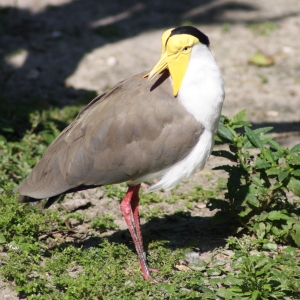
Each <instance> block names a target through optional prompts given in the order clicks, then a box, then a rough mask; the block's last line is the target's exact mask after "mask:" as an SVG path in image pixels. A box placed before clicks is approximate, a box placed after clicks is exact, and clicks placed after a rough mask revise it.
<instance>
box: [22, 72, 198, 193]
mask: <svg viewBox="0 0 300 300" xmlns="http://www.w3.org/2000/svg"><path fill="white" fill-rule="evenodd" d="M164 77H166V76H164ZM165 79H166V78H163V76H162V77H161V78H160V79H159V81H158V82H156V83H155V84H154V85H153V82H149V81H148V80H146V79H143V78H142V74H138V75H136V76H134V77H132V78H130V79H128V80H125V81H123V82H121V83H119V84H118V85H116V86H115V87H114V88H112V89H111V90H109V91H108V92H106V93H105V94H103V95H101V96H98V97H97V98H95V99H94V100H93V101H92V102H91V103H90V104H88V105H87V106H86V107H85V108H84V109H83V110H82V111H81V113H80V114H79V115H78V116H77V118H76V119H75V121H74V122H73V123H72V124H70V125H69V126H68V127H67V128H66V129H65V130H64V131H63V132H62V133H61V134H60V136H59V137H58V138H57V139H56V140H55V141H54V142H53V143H52V144H51V145H50V146H49V148H48V149H47V150H46V152H45V154H44V156H43V157H42V158H41V160H40V161H39V162H38V164H37V165H36V166H35V167H34V169H33V170H32V171H31V173H30V174H29V176H28V178H27V179H26V180H25V181H24V182H23V183H22V184H21V185H20V186H19V188H18V192H20V194H22V195H26V196H30V197H33V198H38V199H42V198H47V197H51V196H55V195H58V194H61V193H64V192H67V191H69V190H72V189H73V190H74V189H76V188H77V187H80V188H81V187H82V188H83V189H84V187H86V186H88V187H90V186H100V185H106V184H113V183H119V182H124V181H128V180H135V179H137V178H139V177H140V176H143V175H146V174H149V173H154V172H157V171H159V170H162V169H164V168H166V167H168V166H171V165H172V164H174V163H176V162H178V161H180V160H181V159H182V158H184V157H185V156H186V155H187V154H188V153H189V152H190V150H191V149H192V148H193V147H194V145H195V144H196V143H197V141H198V140H199V137H200V135H201V131H202V126H201V125H200V124H199V123H198V122H197V121H196V120H195V119H194V117H193V116H192V115H191V114H189V113H187V112H186V110H185V109H184V107H183V106H182V105H181V104H179V102H178V100H177V99H176V98H174V97H173V95H172V89H171V84H170V82H169V79H166V80H165ZM80 188H79V189H80Z"/></svg>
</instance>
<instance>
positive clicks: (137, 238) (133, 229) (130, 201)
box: [120, 184, 153, 279]
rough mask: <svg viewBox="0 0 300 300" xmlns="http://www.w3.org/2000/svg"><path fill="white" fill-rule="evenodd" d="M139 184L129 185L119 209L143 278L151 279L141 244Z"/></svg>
mask: <svg viewBox="0 0 300 300" xmlns="http://www.w3.org/2000/svg"><path fill="white" fill-rule="evenodd" d="M139 189H140V184H138V185H135V186H129V188H128V191H127V193H126V195H125V197H124V199H123V201H122V202H121V204H120V209H121V211H122V213H123V216H124V219H125V221H126V224H127V226H128V229H129V231H130V234H131V237H132V240H133V242H134V245H135V249H136V252H137V254H138V258H139V264H140V267H141V269H142V273H143V276H144V278H145V279H149V278H151V279H153V278H152V276H151V274H150V269H149V266H148V264H147V261H146V255H145V251H144V246H143V240H142V234H141V228H140V219H139V212H138V203H139V196H138V193H139Z"/></svg>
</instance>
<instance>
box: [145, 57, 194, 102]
mask: <svg viewBox="0 0 300 300" xmlns="http://www.w3.org/2000/svg"><path fill="white" fill-rule="evenodd" d="M189 58H190V55H189V54H186V53H176V54H173V55H172V54H171V55H170V54H168V53H167V52H165V53H163V54H162V55H161V58H160V60H159V61H158V63H157V64H156V65H155V66H154V68H153V69H152V70H151V71H150V73H148V74H146V75H144V76H143V78H146V77H148V80H151V79H153V78H155V77H157V76H158V75H159V74H161V73H162V72H163V71H164V70H166V69H169V71H170V74H171V78H172V81H173V94H174V97H176V96H177V94H178V91H179V89H180V86H181V83H182V80H183V77H184V74H185V72H186V70H187V67H188V64H189Z"/></svg>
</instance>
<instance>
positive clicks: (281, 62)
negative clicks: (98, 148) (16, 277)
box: [0, 0, 300, 299]
mask: <svg viewBox="0 0 300 300" xmlns="http://www.w3.org/2000/svg"><path fill="white" fill-rule="evenodd" d="M181 24H191V25H193V26H196V27H198V28H199V29H200V30H202V31H203V32H204V33H206V34H207V35H208V36H209V38H210V42H211V50H212V51H213V53H214V56H215V58H216V61H217V62H218V65H219V66H220V68H221V70H222V72H223V75H224V79H225V83H226V100H225V104H224V108H223V114H224V115H226V116H229V117H230V116H233V115H234V114H235V113H237V112H238V111H240V110H242V109H244V108H247V110H248V120H249V121H250V122H251V123H253V125H254V126H255V127H262V126H273V127H274V130H273V134H274V136H276V137H277V141H278V142H279V143H281V144H283V145H284V146H286V147H290V146H292V145H294V144H296V143H299V142H300V138H299V137H300V133H299V132H300V105H299V104H300V59H299V53H300V42H299V31H300V2H299V0H289V1H286V0H276V1H274V0H266V1H260V0H251V1H250V0H240V1H237V0H231V1H229V0H227V1H226V0H215V1H213V0H207V1H202V2H199V1H196V0H187V1H174V0H172V1H171V0H165V1H161V0H153V1H146V0H141V1H139V2H137V1H134V0H123V1H97V0H84V1H83V0H77V1H71V0H19V1H18V0H17V1H15V0H0V88H1V93H2V94H3V95H6V96H8V97H10V98H11V99H12V100H13V101H28V100H29V99H39V96H40V95H43V97H44V98H45V97H46V98H47V97H48V99H49V101H51V99H53V97H54V98H55V99H56V105H57V106H59V107H62V106H64V105H69V104H72V103H74V102H75V101H76V100H77V99H78V97H80V95H82V94H83V93H84V92H86V91H96V92H97V93H101V92H103V91H104V90H106V89H107V88H109V87H112V86H113V85H114V84H116V83H117V82H119V81H121V80H123V79H124V78H127V77H129V76H131V75H134V74H136V73H138V72H141V71H145V70H149V69H151V68H152V67H153V65H154V64H155V63H156V61H157V59H158V58H159V56H160V47H161V46H160V37H161V34H162V33H163V31H164V30H166V29H168V28H172V27H176V26H178V25H181ZM256 52H261V53H263V54H265V55H266V56H268V57H270V58H271V59H272V60H274V64H273V65H271V66H269V67H259V66H257V65H251V64H249V63H248V60H249V59H250V57H252V55H253V54H255V53H256ZM220 163H222V161H220V159H218V158H216V157H211V159H210V160H209V162H208V164H207V166H206V168H205V170H203V171H202V172H198V173H196V174H195V175H194V176H193V177H192V178H191V180H190V181H189V183H183V185H182V189H183V190H187V189H188V188H189V187H190V186H191V185H194V184H200V185H202V186H203V187H206V188H209V187H212V186H214V185H215V184H216V182H217V180H218V178H219V177H224V174H222V173H221V172H213V171H211V169H212V168H213V167H214V166H216V165H219V164H220ZM99 193H100V194H101V195H100V194H99ZM71 197H73V198H74V199H76V198H77V199H79V198H90V199H91V201H92V203H93V206H92V207H90V208H88V209H87V210H85V213H87V214H91V215H96V212H97V211H100V212H102V211H105V212H107V213H109V214H111V215H113V216H114V217H115V220H116V223H117V224H118V225H119V226H120V228H121V229H124V228H125V227H126V226H125V224H124V222H123V220H122V218H121V213H120V212H119V209H118V202H117V201H109V200H108V199H107V198H105V195H103V191H101V190H96V191H88V192H84V193H83V194H80V193H79V194H75V195H74V196H71ZM99 198H101V199H102V200H101V201H99ZM160 205H164V206H167V204H160ZM180 205H184V204H183V203H178V204H176V205H173V206H170V205H169V206H168V207H167V208H166V207H164V208H163V209H165V210H166V211H167V212H168V213H173V212H174V211H175V210H176V209H178V208H179V207H180ZM212 213H213V212H210V211H209V210H208V209H206V208H205V206H201V205H200V206H199V207H198V208H196V209H195V211H193V213H192V215H195V216H204V217H205V216H210V215H211V214H212ZM143 222H144V223H145V220H144V221H143ZM0 298H1V299H19V298H18V296H17V294H16V293H15V292H14V291H12V290H11V289H10V288H9V286H8V285H7V284H6V283H4V282H2V281H1V279H0Z"/></svg>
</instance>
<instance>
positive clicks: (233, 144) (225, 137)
mask: <svg viewBox="0 0 300 300" xmlns="http://www.w3.org/2000/svg"><path fill="white" fill-rule="evenodd" d="M245 118H246V111H245V110H243V111H241V112H239V113H238V114H237V115H235V116H234V117H233V118H231V119H228V118H226V117H222V122H223V125H222V124H220V126H219V131H218V141H219V142H220V143H225V144H228V145H229V151H228V150H220V151H214V152H213V154H214V155H216V156H222V157H224V158H227V159H229V160H230V161H231V162H234V163H235V164H234V165H224V166H219V167H217V168H215V169H218V170H225V171H226V172H227V173H228V175H229V178H228V183H227V189H228V192H227V193H226V194H225V201H224V200H220V199H210V204H209V206H210V208H211V209H215V208H219V209H220V211H219V212H217V214H216V216H215V219H218V221H225V220H227V221H229V220H231V221H232V220H236V221H237V222H239V223H240V225H242V227H243V228H244V229H245V230H247V231H248V232H251V233H253V234H255V235H256V236H257V237H258V238H266V239H272V240H274V241H280V242H285V243H289V242H290V241H291V240H293V242H294V243H295V244H297V245H298V246H300V222H299V206H297V205H296V204H297V203H299V199H298V200H295V203H293V200H292V199H290V200H289V199H288V198H287V191H290V192H293V193H294V195H295V196H299V195H300V144H298V145H296V146H294V147H293V148H291V149H283V148H282V147H281V146H280V145H279V144H278V143H277V142H275V141H274V140H273V139H272V137H271V136H266V135H265V133H267V132H269V131H270V130H271V129H272V127H265V128H259V129H255V130H251V129H250V127H249V126H251V124H250V123H248V122H246V120H245ZM241 128H243V131H242V132H241V133H237V131H236V129H239V130H240V129H241ZM254 149H256V150H255V151H253V150H254ZM251 150H252V151H251Z"/></svg>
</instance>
